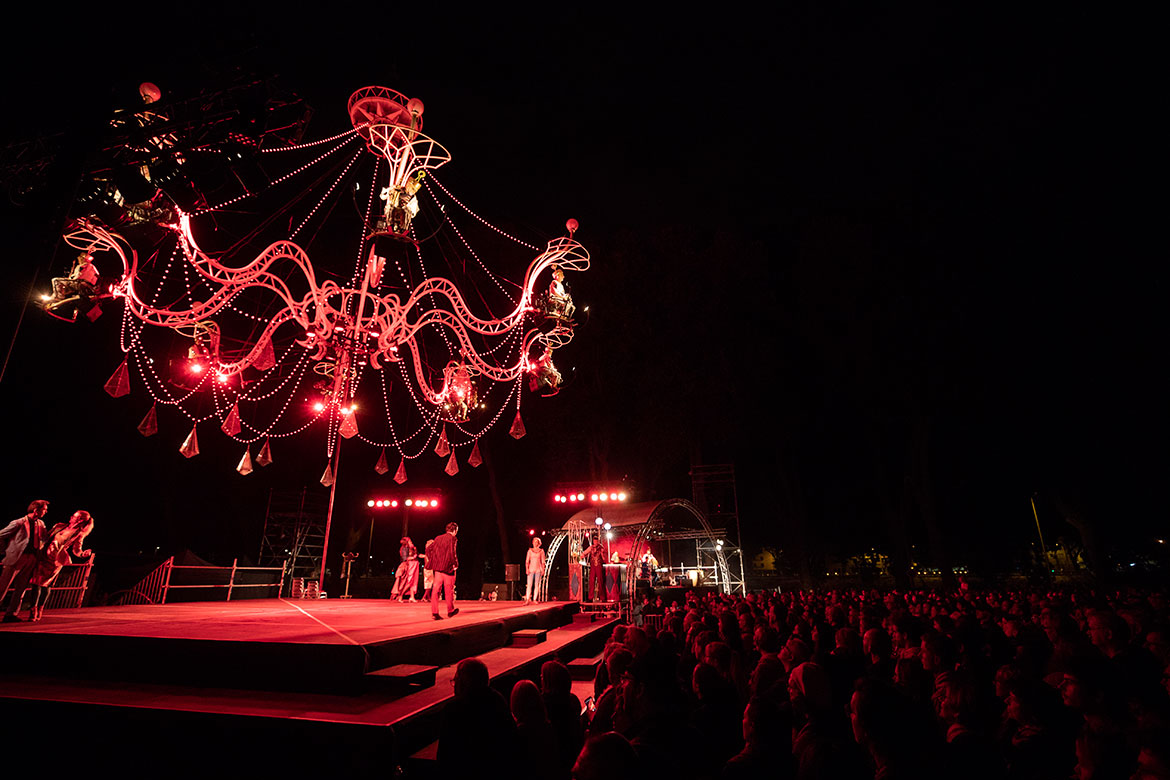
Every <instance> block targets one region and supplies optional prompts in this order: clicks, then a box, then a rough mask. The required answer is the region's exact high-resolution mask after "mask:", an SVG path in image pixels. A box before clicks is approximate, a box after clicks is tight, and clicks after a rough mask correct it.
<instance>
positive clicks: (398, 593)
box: [390, 536, 418, 601]
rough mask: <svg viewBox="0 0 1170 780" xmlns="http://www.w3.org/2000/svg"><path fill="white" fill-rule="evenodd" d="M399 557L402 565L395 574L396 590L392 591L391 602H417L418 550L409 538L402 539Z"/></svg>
mask: <svg viewBox="0 0 1170 780" xmlns="http://www.w3.org/2000/svg"><path fill="white" fill-rule="evenodd" d="M398 557H399V558H400V559H401V561H402V562H401V563H400V564H398V570H397V571H396V572H395V574H394V588H393V589H392V590H391V591H390V598H391V600H396V601H415V598H414V592H415V590H416V589H417V588H418V549H417V548H416V547H415V546H414V542H412V541H411V540H410V537H409V536H404V537H402V541H401V542H400V544H399V547H398Z"/></svg>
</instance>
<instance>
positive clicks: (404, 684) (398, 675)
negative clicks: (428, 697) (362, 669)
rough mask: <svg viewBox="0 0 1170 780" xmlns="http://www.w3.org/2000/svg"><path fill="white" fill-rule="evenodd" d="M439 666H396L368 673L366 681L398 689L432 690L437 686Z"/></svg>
mask: <svg viewBox="0 0 1170 780" xmlns="http://www.w3.org/2000/svg"><path fill="white" fill-rule="evenodd" d="M437 671H439V667H437V666H422V665H420V664H396V665H394V666H387V667H386V668H385V669H378V670H376V671H373V672H367V673H366V679H367V680H370V681H371V682H375V683H382V684H385V685H390V686H394V687H398V688H412V689H417V688H430V687H432V686H434V684H435V672H437Z"/></svg>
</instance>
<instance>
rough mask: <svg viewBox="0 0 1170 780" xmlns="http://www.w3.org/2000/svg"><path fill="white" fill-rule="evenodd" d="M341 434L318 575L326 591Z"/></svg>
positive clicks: (319, 585)
mask: <svg viewBox="0 0 1170 780" xmlns="http://www.w3.org/2000/svg"><path fill="white" fill-rule="evenodd" d="M341 439H342V437H341V436H338V437H337V444H336V445H335V446H334V447H333V484H332V485H330V486H329V509H328V511H326V513H325V544H323V545H322V546H321V573H320V575H318V577H317V591H318V592H319V593H324V592H325V563H326V561H328V560H329V529H330V528H332V526H333V504H334V501H335V500H336V498H337V468H338V466H340V465H341Z"/></svg>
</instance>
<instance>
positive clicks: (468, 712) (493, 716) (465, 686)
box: [437, 658, 518, 780]
mask: <svg viewBox="0 0 1170 780" xmlns="http://www.w3.org/2000/svg"><path fill="white" fill-rule="evenodd" d="M453 682H454V686H455V698H454V699H453V700H452V701H451V703H450V704H448V705H447V707H446V709H444V711H443V720H442V724H441V726H440V728H439V748H438V755H437V759H438V761H437V763H438V769H439V775H440V777H443V778H450V779H451V780H465V779H466V778H468V777H490V778H497V777H498V778H511V777H513V776H514V775H515V772H516V769H517V767H516V764H515V757H516V753H517V750H516V747H517V744H518V743H517V734H516V723H515V721H514V720H513V719H512V713H511V711H510V709H509V708H508V703H507V702H505V701H504V697H503V696H501V695H500V694H499V693H497V692H496V691H494V690H492V687H491V685H490V684H489V683H490V677H489V675H488V669H487V666H486V665H485V664H484V662H483V661H481V660H479V659H478V658H465V659H463V660H462V661H460V662H459V665H458V666H457V667H456V668H455V679H454V681H453Z"/></svg>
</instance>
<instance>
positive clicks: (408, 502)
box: [406, 498, 414, 506]
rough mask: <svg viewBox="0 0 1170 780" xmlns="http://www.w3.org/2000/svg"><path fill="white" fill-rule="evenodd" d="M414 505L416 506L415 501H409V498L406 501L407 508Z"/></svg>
mask: <svg viewBox="0 0 1170 780" xmlns="http://www.w3.org/2000/svg"><path fill="white" fill-rule="evenodd" d="M412 504H414V501H413V500H412V499H409V498H408V499H406V505H407V506H411V505H412Z"/></svg>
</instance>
